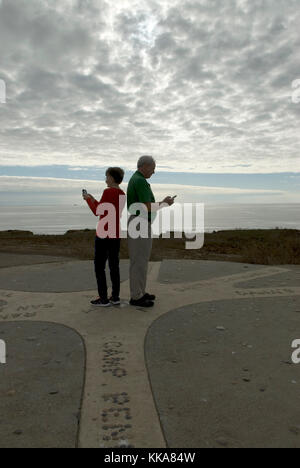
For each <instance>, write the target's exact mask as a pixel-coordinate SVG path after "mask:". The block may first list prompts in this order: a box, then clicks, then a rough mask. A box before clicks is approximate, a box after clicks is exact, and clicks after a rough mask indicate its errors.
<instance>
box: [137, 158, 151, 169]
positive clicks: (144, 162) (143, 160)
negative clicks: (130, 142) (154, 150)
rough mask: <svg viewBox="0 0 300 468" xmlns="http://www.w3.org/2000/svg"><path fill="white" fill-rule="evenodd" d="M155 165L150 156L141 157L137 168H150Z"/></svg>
mask: <svg viewBox="0 0 300 468" xmlns="http://www.w3.org/2000/svg"><path fill="white" fill-rule="evenodd" d="M153 163H154V164H155V159H154V158H153V157H152V156H141V157H140V159H139V160H138V163H137V168H138V169H140V168H141V167H143V166H150V165H151V164H153Z"/></svg>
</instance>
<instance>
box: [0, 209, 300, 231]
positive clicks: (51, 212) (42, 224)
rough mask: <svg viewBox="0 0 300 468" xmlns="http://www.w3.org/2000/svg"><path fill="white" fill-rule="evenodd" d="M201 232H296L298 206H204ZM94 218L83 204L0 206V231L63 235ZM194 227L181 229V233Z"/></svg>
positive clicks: (86, 226) (299, 216)
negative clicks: (276, 230) (277, 230)
mask: <svg viewBox="0 0 300 468" xmlns="http://www.w3.org/2000/svg"><path fill="white" fill-rule="evenodd" d="M204 213H205V222H204V231H205V232H212V231H220V230H230V229H274V228H280V229H283V228H287V229H299V230H300V204H298V203H297V204H296V203H295V204H276V205H275V204H223V205H221V204H220V205H209V204H206V205H205V207H204ZM97 219H98V218H96V217H95V216H94V215H93V213H92V212H91V211H90V210H89V208H88V206H87V205H85V204H83V205H49V206H47V205H44V206H9V207H8V206H0V231H6V230H10V229H12V230H26V231H32V232H33V233H34V234H64V233H65V232H66V231H68V230H73V229H96V224H97ZM191 228H192V229H193V228H194V226H192V227H191V226H190V227H187V226H185V229H184V230H185V232H188V231H190V230H191Z"/></svg>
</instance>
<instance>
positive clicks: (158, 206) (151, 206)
mask: <svg viewBox="0 0 300 468" xmlns="http://www.w3.org/2000/svg"><path fill="white" fill-rule="evenodd" d="M144 204H145V205H146V207H147V210H148V212H149V213H150V212H151V213H156V212H157V211H159V210H162V209H163V208H167V207H168V206H172V205H173V204H174V198H172V197H166V198H165V199H164V200H163V201H161V202H159V203H151V202H147V203H144Z"/></svg>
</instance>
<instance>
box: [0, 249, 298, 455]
mask: <svg viewBox="0 0 300 468" xmlns="http://www.w3.org/2000/svg"><path fill="white" fill-rule="evenodd" d="M31 257H32V256H31ZM0 259H1V257H0ZM35 260H37V259H34V258H31V259H29V258H28V259H27V265H23V266H11V267H2V268H1V269H0V332H7V333H8V330H9V329H10V330H14V327H15V326H18V323H19V324H21V325H22V327H25V325H24V324H27V326H28V327H30V326H32V325H33V324H36V326H39V327H40V326H42V325H41V324H43V325H45V327H49V323H51V324H53V326H58V327H62V328H60V339H59V343H60V344H59V346H58V350H56V349H55V346H53V344H51V343H52V341H51V339H50V338H49V347H48V348H47V342H48V340H47V339H46V340H45V341H44V344H45V346H46V348H45V352H47V353H50V355H51V356H52V355H53V356H54V357H53V359H54V360H58V361H62V362H63V364H62V366H61V367H60V368H57V369H55V368H54V373H55V372H56V371H57V374H56V377H55V381H56V383H57V384H59V385H60V384H61V383H62V381H63V380H64V372H61V370H62V369H63V367H64V366H65V365H67V362H65V361H63V358H62V357H58V358H57V357H56V352H58V354H60V352H62V353H63V352H64V346H65V349H66V350H67V349H68V346H69V345H68V341H69V338H67V337H68V336H69V337H70V339H73V338H74V340H75V341H74V343H78V352H79V350H80V352H79V355H78V356H80V357H79V358H78V359H79V362H80V365H78V367H77V368H76V369H74V375H75V374H76V373H77V374H76V375H82V372H83V366H84V370H85V380H84V388H83V398H82V401H81V407H80V424H79V432H78V437H77V444H76V446H78V447H80V448H115V447H120V446H126V447H145V448H165V447H166V446H167V445H168V446H170V447H192V446H194V444H197V446H199V447H200V446H216V447H236V446H249V447H251V446H257V445H260V446H262V447H268V446H274V445H275V446H276V445H278V446H284V445H286V446H295V447H300V420H299V421H298V419H299V418H300V415H299V413H298V410H297V409H296V410H295V411H292V408H298V407H299V390H300V376H299V372H300V365H299V366H297V365H295V364H292V363H291V354H292V352H293V350H292V348H291V343H292V341H293V340H295V339H300V329H299V328H300V327H299V325H300V324H299V320H300V285H299V282H298V278H299V271H300V267H294V266H293V267H290V266H284V267H268V266H261V265H259V266H257V265H244V264H233V263H226V262H221V263H220V262H202V261H198V262H195V261H193V262H189V261H183V262H177V261H176V262H174V261H164V262H162V263H161V262H154V263H150V264H149V275H148V288H147V289H148V292H151V293H154V294H156V295H157V301H156V304H155V307H154V308H153V309H151V310H149V309H141V308H134V307H130V306H129V305H128V300H129V282H128V262H127V263H126V262H122V263H121V269H122V280H123V282H122V284H121V298H122V304H121V306H119V307H110V308H105V309H99V308H93V307H92V306H91V305H90V300H91V298H93V297H94V296H95V294H96V289H95V288H96V282H95V279H94V276H93V262H77V261H69V260H67V261H66V260H65V259H63V260H62V259H60V260H59V261H58V260H56V261H54V262H51V263H47V264H45V263H39V264H34V263H35ZM43 261H44V260H43ZM30 263H32V264H30ZM21 325H20V326H21ZM5 327H8V328H5ZM51 328H52V325H51V327H50V328H48V329H49V333H50V332H51ZM24 330H25V328H24ZM26 330H30V328H28V329H26ZM70 330H72V333H74V335H72V333H71V332H70ZM28 333H29V332H27V331H26V333H25V332H24V336H26V337H27V336H28ZM41 333H42V331H41ZM43 333H44V332H43ZM70 333H71V335H72V337H73V338H71V336H70ZM29 334H30V335H32V336H33V337H36V335H37V336H38V337H39V340H38V343H40V344H41V343H42V341H41V339H40V338H41V337H42V336H43V335H42V334H40V335H39V334H38V332H37V331H36V333H35V334H34V333H33V332H30V333H29ZM2 336H5V335H2ZM78 336H79V337H81V339H79V338H78ZM7 337H9V335H7ZM75 337H76V338H75ZM29 338H30V337H29ZM0 339H3V338H1V334H0ZM4 339H5V338H4ZM23 341H24V340H23ZM21 342H22V340H21V338H20V340H19V341H16V343H15V344H14V342H13V341H10V340H9V343H10V344H9V347H10V349H9V353H8V356H7V363H6V364H5V365H3V364H0V370H1V372H2V373H3V372H6V374H5V375H7V376H8V375H10V374H9V373H11V375H13V374H15V375H16V377H18V378H19V382H20V385H21V386H23V387H24V388H25V387H26V388H27V389H28V391H27V393H26V392H25V393H24V400H23V401H22V402H21V405H22V406H24V408H25V409H26V410H27V409H29V408H32V411H33V412H34V414H35V417H34V419H31V429H32V430H31V431H30V430H29V429H28V430H27V429H26V431H25V432H26V434H27V436H28V438H27V439H26V440H25V439H24V440H23V443H24V445H28V446H30V445H34V444H38V443H41V444H45V445H47V443H48V440H51V430H50V429H49V438H48V439H47V440H46V438H45V439H43V440H42V442H41V439H37V438H36V437H37V433H38V431H36V430H35V427H39V426H38V424H39V418H40V419H41V420H45V419H46V420H48V419H47V418H48V413H47V408H48V406H47V405H48V403H47V400H45V405H44V404H43V401H42V400H40V406H35V404H36V402H35V401H33V400H32V398H31V396H30V395H31V394H36V395H40V394H39V391H40V390H41V388H43V385H41V386H36V385H35V383H34V382H35V380H39V374H40V373H41V376H42V373H43V366H42V362H41V361H39V356H38V352H39V350H38V348H32V349H31V353H33V350H34V349H36V350H37V356H36V357H35V358H34V359H36V365H35V367H34V369H35V370H34V372H35V376H36V379H30V378H28V374H26V373H25V372H23V373H22V372H21V370H20V367H18V366H19V364H18V362H21V361H22V355H23V348H22V346H23V345H22V344H21ZM28 343H29V344H30V341H29V342H28ZM28 343H27V344H28ZM33 343H34V341H33V342H32V343H31V345H32V344H33ZM64 343H65V345H64ZM82 343H84V352H85V361H84V362H85V364H83V351H82V349H83V348H82V347H83V345H82ZM75 346H77V345H76V344H75ZM59 349H61V351H59ZM66 353H68V351H66ZM232 353H236V354H232ZM33 354H34V353H33ZM145 356H146V359H145ZM46 360H47V359H46V358H45V361H44V362H46ZM170 361H171V362H170ZM173 361H174V362H173ZM24 369H25V367H24ZM245 369H247V370H245ZM72 372H73V371H72ZM29 375H30V374H29ZM76 379H77V378H76ZM77 380H78V386H77V392H79V393H80V391H81V390H80V388H81V384H80V378H78V379H77ZM8 381H9V378H8V377H7V378H6V379H5V378H4V379H3V385H6V387H5V390H6V389H7V388H8V387H10V385H8V383H7V382H8ZM68 382H69V383H68ZM72 382H73V381H72V379H71V377H68V379H67V381H66V385H69V384H70V385H71V386H72ZM48 385H49V386H50V387H51V383H50V382H47V386H48ZM50 387H49V388H50ZM20 388H21V387H20ZM7 391H9V390H7ZM51 396H54V395H51ZM37 398H39V396H38V397H37ZM75 400H76V401H75ZM75 400H72V401H71V400H70V408H71V407H72V410H70V409H68V405H66V404H65V403H66V402H65V399H64V398H62V399H61V400H58V399H57V407H56V410H55V411H54V412H53V419H52V420H53V421H56V422H57V425H58V426H59V427H61V428H62V434H63V433H64V430H63V427H64V426H63V421H64V418H65V420H66V421H69V419H68V418H70V413H72V414H73V408H74V407H76V405H77V406H78V393H77V397H76V398H75ZM59 408H60V414H58V413H59ZM238 410H239V411H238ZM1 411H2V414H1V417H0V420H1V421H2V423H1V424H0V440H5V444H11V445H12V446H19V445H20V441H21V438H20V437H21V435H22V434H19V432H20V431H21V432H22V433H23V431H22V428H21V429H14V427H15V426H14V427H12V426H10V425H9V424H10V421H11V419H12V415H13V410H12V407H10V406H9V405H4V406H3V407H2V408H1ZM24 414H28V413H26V411H25V413H24ZM51 417H52V416H51ZM239 417H240V420H238V421H237V419H238V418H239ZM266 418H268V420H266ZM280 418H281V419H280ZM50 419H51V418H50V416H49V421H50ZM279 419H280V420H281V423H280V424H279ZM52 420H51V421H52ZM20 424H21V423H20ZM28 424H30V423H28ZM49 424H50V422H49ZM51 424H52V422H51ZM18 426H19V424H18ZM181 426H182V427H181ZM188 426H189V427H190V430H186V431H183V430H182V428H188ZM23 427H25V428H26V427H27V426H26V425H25V422H24V426H23ZM28 427H29V426H28ZM49 427H50V426H49ZM149 428H151V430H149ZM1 431H2V432H1ZM15 431H17V433H18V434H13V436H12V435H11V433H12V432H15ZM25 432H24V434H25ZM46 432H47V430H46ZM183 432H184V433H183ZM74 434H75V430H73V432H72V436H70V435H67V434H66V435H65V436H64V435H62V436H61V438H60V440H59V441H57V442H56V441H55V440H54V439H52V440H51V443H52V445H54V446H55V445H57V446H64V445H65V446H74V438H75V435H74ZM17 436H18V437H17ZM27 436H26V437H27ZM18 444H19V445H18ZM21 445H22V442H21Z"/></svg>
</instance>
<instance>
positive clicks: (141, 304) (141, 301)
mask: <svg viewBox="0 0 300 468" xmlns="http://www.w3.org/2000/svg"><path fill="white" fill-rule="evenodd" d="M129 304H130V305H132V306H136V307H153V306H154V302H152V301H149V300H148V299H145V297H141V299H138V300H137V301H135V300H134V299H130V302H129Z"/></svg>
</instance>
